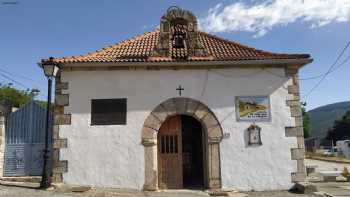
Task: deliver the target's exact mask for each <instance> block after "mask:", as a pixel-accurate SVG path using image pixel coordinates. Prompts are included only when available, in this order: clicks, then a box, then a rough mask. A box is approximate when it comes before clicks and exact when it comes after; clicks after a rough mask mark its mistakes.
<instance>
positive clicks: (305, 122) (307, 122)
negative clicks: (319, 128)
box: [301, 102, 311, 138]
mask: <svg viewBox="0 0 350 197" xmlns="http://www.w3.org/2000/svg"><path fill="white" fill-rule="evenodd" d="M305 106H306V102H304V103H301V112H302V115H303V127H304V128H303V129H304V138H308V137H310V136H311V129H310V117H309V114H308V113H307V112H306V109H305Z"/></svg>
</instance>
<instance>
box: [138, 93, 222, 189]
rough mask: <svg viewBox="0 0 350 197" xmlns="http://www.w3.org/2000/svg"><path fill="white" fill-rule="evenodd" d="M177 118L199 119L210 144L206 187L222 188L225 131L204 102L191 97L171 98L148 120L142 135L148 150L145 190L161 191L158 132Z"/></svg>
mask: <svg viewBox="0 0 350 197" xmlns="http://www.w3.org/2000/svg"><path fill="white" fill-rule="evenodd" d="M174 115H188V116H192V117H194V118H195V119H197V120H198V121H199V122H200V123H201V124H202V128H203V132H204V133H205V136H206V142H205V143H207V151H206V152H207V155H206V159H207V160H206V166H207V175H205V176H204V177H207V180H206V182H207V186H208V189H217V188H221V168H220V142H221V140H222V136H223V131H222V128H221V125H220V122H219V121H218V120H217V118H216V116H215V115H214V113H213V112H212V111H211V110H210V109H209V108H208V107H207V106H206V105H204V104H203V103H201V102H199V101H197V100H194V99H191V98H183V97H177V98H171V99H168V100H166V101H164V102H162V103H161V104H159V105H158V106H157V107H156V108H154V109H153V111H152V112H151V113H150V114H149V115H148V117H147V118H146V120H145V122H144V125H143V128H142V134H141V138H142V139H141V143H142V145H143V146H144V151H145V183H144V186H143V189H144V190H150V191H154V190H157V189H158V166H157V165H158V152H157V150H158V149H157V133H158V130H159V129H160V127H161V125H162V124H163V122H164V121H165V120H166V119H167V118H169V117H171V116H174Z"/></svg>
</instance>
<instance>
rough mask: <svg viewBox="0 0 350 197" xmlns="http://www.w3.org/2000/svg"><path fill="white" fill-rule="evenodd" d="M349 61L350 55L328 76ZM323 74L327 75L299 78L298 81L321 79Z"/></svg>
mask: <svg viewBox="0 0 350 197" xmlns="http://www.w3.org/2000/svg"><path fill="white" fill-rule="evenodd" d="M349 60H350V55H348V56H347V57H346V58H345V59H344V60H343V61H342V62H341V63H340V64H339V65H338V66H337V67H335V68H334V69H333V70H331V71H329V72H328V74H330V73H333V72H335V71H336V70H338V69H339V68H340V67H342V66H343V65H344V64H345V63H346V62H347V61H349ZM325 74H327V72H326V73H323V74H320V75H316V76H313V77H306V78H301V79H299V80H302V81H305V80H313V79H318V78H321V77H322V76H323V75H325Z"/></svg>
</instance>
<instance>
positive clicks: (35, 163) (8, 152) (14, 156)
mask: <svg viewBox="0 0 350 197" xmlns="http://www.w3.org/2000/svg"><path fill="white" fill-rule="evenodd" d="M51 121H52V116H51V117H50V122H51ZM45 124H46V109H44V108H42V107H40V106H39V105H38V104H36V103H35V102H34V101H32V102H30V103H28V104H26V105H25V106H24V107H22V108H20V109H18V110H17V111H15V112H13V113H10V114H9V115H8V116H7V119H6V127H5V132H6V133H5V139H6V143H5V165H4V176H40V175H41V174H42V168H43V150H44V146H45ZM50 125H51V124H50ZM51 129H52V127H50V131H52V130H51ZM49 133H50V134H51V133H52V132H49ZM49 139H51V136H50V137H49ZM49 144H50V146H49V147H50V149H51V150H52V143H51V141H49ZM50 152H51V151H50ZM50 161H51V160H50ZM49 166H50V168H51V166H52V165H51V162H50V163H49Z"/></svg>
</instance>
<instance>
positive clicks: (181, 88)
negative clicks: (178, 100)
mask: <svg viewBox="0 0 350 197" xmlns="http://www.w3.org/2000/svg"><path fill="white" fill-rule="evenodd" d="M176 90H177V91H179V95H180V96H181V91H182V90H184V88H183V87H181V85H179V87H178V88H176Z"/></svg>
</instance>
